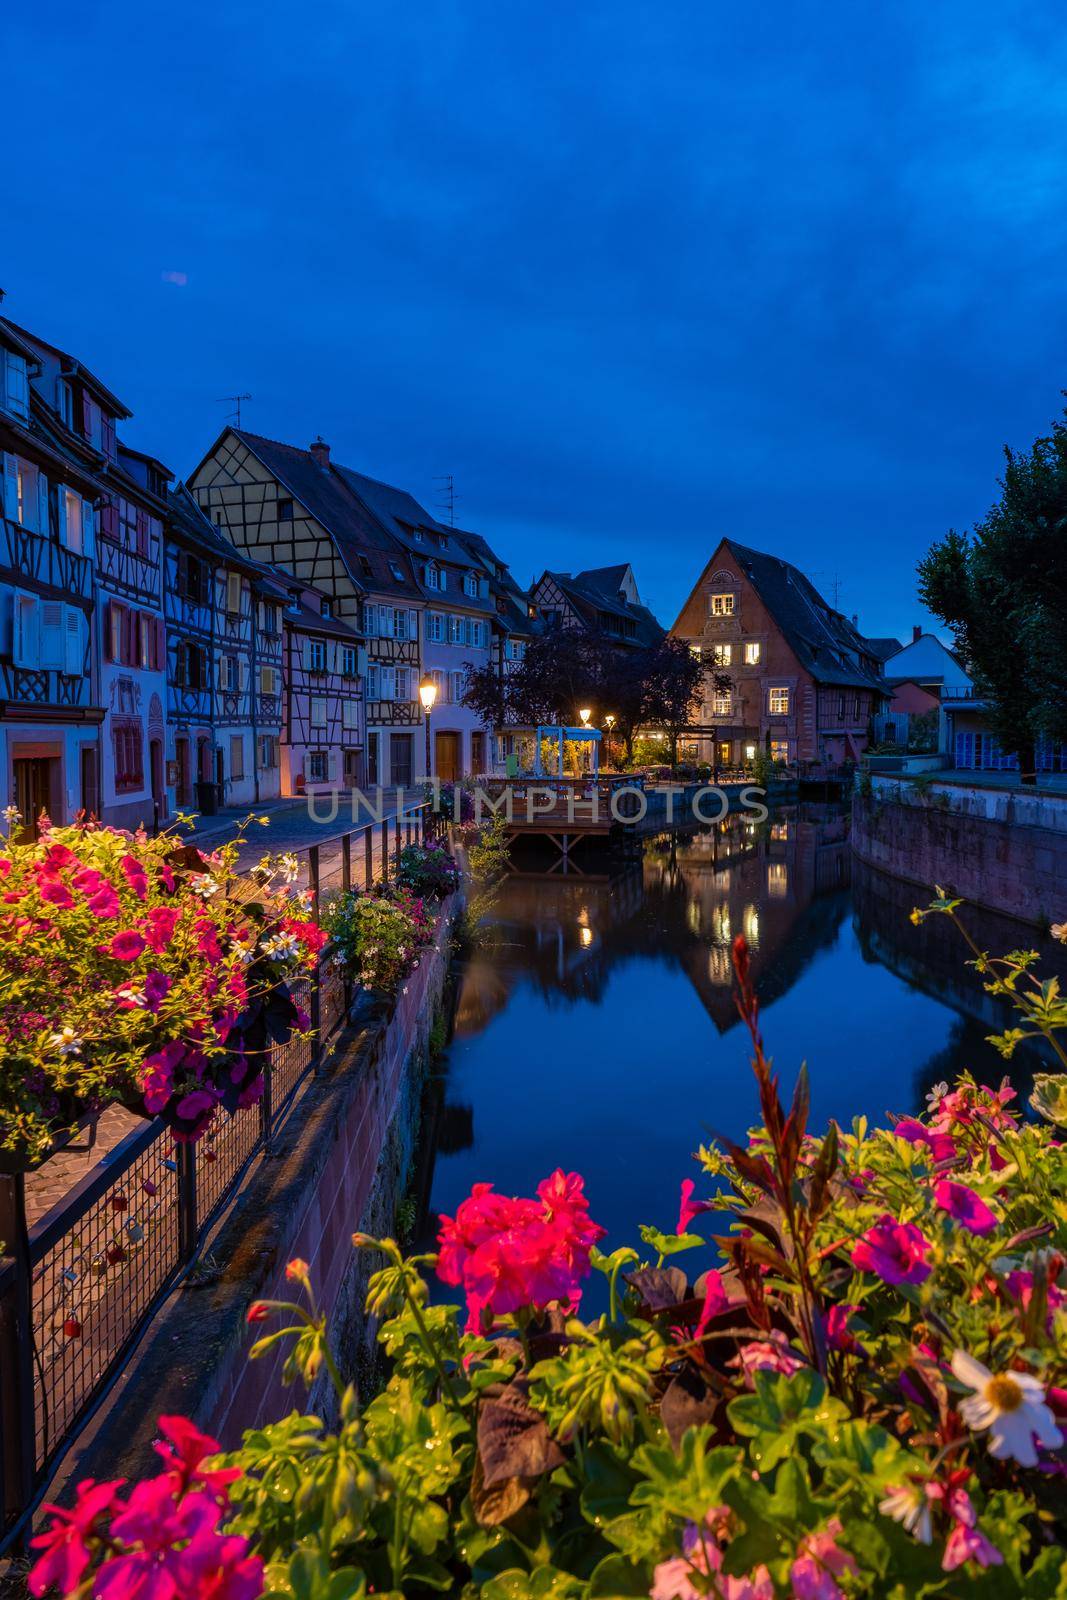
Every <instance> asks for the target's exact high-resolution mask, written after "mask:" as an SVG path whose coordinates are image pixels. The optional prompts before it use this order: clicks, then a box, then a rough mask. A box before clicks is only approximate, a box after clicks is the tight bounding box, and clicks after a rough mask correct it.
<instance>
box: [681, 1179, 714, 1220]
mask: <svg viewBox="0 0 1067 1600" xmlns="http://www.w3.org/2000/svg"><path fill="white" fill-rule="evenodd" d="M695 1188H696V1184H695V1183H694V1182H693V1180H692V1178H683V1180H682V1192H681V1198H680V1200H679V1203H678V1227H677V1229H676V1232H678V1233H686V1232H688V1229H689V1224H690V1223H691V1222H692V1220H693V1218H694V1217H698V1216H699V1215H700V1213H701V1212H702V1211H711V1210H712V1209H713V1202H712V1201H710V1200H694V1199H693V1190H694V1189H695Z"/></svg>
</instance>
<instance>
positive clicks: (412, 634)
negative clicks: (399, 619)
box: [408, 611, 419, 639]
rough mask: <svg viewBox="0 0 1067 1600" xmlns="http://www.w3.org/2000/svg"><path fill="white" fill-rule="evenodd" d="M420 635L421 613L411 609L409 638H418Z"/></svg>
mask: <svg viewBox="0 0 1067 1600" xmlns="http://www.w3.org/2000/svg"><path fill="white" fill-rule="evenodd" d="M418 637H419V614H418V612H417V611H409V612H408V638H409V639H417V638H418Z"/></svg>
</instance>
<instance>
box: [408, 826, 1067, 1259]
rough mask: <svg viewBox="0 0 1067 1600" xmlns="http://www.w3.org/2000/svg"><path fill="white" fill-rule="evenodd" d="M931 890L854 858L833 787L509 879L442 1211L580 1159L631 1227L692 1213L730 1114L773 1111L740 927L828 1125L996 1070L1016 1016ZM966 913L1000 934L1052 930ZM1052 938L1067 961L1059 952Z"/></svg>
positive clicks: (482, 978) (484, 955)
mask: <svg viewBox="0 0 1067 1600" xmlns="http://www.w3.org/2000/svg"><path fill="white" fill-rule="evenodd" d="M923 898H924V895H923V892H922V891H920V890H917V889H913V888H909V887H908V886H907V885H901V884H899V883H897V882H895V881H894V880H890V879H883V878H882V877H881V876H880V875H877V874H874V873H872V872H870V871H869V870H868V869H861V868H860V867H859V866H858V864H854V863H853V861H852V857H851V853H850V850H849V844H848V818H847V815H846V813H845V812H844V811H843V810H842V809H841V808H840V807H835V806H832V805H827V804H819V805H813V804H803V805H799V806H794V807H791V808H789V809H780V810H779V811H777V812H776V813H775V815H774V817H773V818H772V819H771V820H769V821H768V822H766V823H764V824H754V823H752V822H751V821H749V820H747V818H745V817H743V816H732V817H729V818H727V819H725V820H724V821H723V822H722V823H719V824H716V825H715V826H713V827H708V828H703V829H700V830H698V831H695V832H693V831H691V832H686V833H674V834H663V835H662V836H659V837H653V838H650V839H649V840H647V841H646V843H645V848H644V853H643V857H642V859H640V860H639V861H634V862H631V863H630V864H629V866H628V868H627V869H626V870H624V871H623V872H622V873H621V874H620V875H619V876H618V877H616V878H615V879H614V880H612V881H610V882H608V881H597V880H591V879H588V878H577V877H575V878H561V877H549V878H540V879H530V878H522V877H517V878H514V879H511V880H509V881H508V882H507V883H505V885H504V886H503V888H502V890H501V893H500V896H499V899H498V901H497V904H496V906H495V908H494V912H493V915H492V918H491V923H490V926H489V927H488V929H487V939H486V942H485V945H484V947H482V948H480V949H479V950H478V951H477V952H476V953H475V955H474V956H473V957H472V959H471V960H470V962H469V964H468V966H467V968H466V971H465V973H464V976H463V978H462V981H461V986H460V992H459V996H458V1001H457V1013H456V1029H455V1037H454V1040H453V1043H452V1046H451V1048H450V1052H449V1058H448V1062H447V1090H446V1103H445V1105H444V1106H443V1107H442V1108H441V1111H440V1113H439V1117H440V1121H439V1129H440V1135H441V1136H440V1138H439V1139H438V1141H437V1146H436V1170H435V1171H434V1172H433V1175H432V1189H431V1193H430V1206H431V1210H432V1211H434V1212H437V1211H451V1210H452V1209H453V1208H454V1207H455V1205H456V1204H457V1203H458V1201H459V1200H460V1199H462V1197H463V1195H464V1194H466V1193H467V1192H468V1190H469V1188H470V1185H471V1183H472V1182H475V1181H478V1180H479V1179H489V1180H491V1181H492V1182H494V1183H495V1184H497V1185H498V1186H499V1187H501V1188H504V1189H506V1190H510V1191H511V1192H527V1193H529V1192H532V1188H533V1185H534V1184H535V1183H536V1182H537V1180H538V1179H539V1178H541V1177H543V1176H544V1175H545V1173H547V1172H548V1171H550V1170H551V1169H552V1168H553V1167H555V1166H557V1165H561V1166H563V1167H564V1168H575V1169H578V1170H580V1171H582V1172H583V1173H584V1174H585V1176H586V1178H587V1182H588V1184H589V1188H590V1192H591V1194H592V1195H593V1197H594V1209H595V1213H596V1215H597V1216H598V1218H599V1219H600V1220H602V1221H604V1222H605V1223H606V1224H607V1225H608V1226H609V1229H610V1230H611V1232H612V1234H613V1236H614V1237H615V1242H619V1240H620V1239H621V1238H623V1237H626V1236H627V1235H633V1234H634V1232H635V1230H636V1226H637V1224H638V1223H639V1222H640V1221H654V1222H656V1223H658V1224H660V1225H664V1224H667V1225H673V1220H674V1212H675V1206H676V1200H677V1185H678V1182H679V1181H680V1179H681V1178H682V1177H684V1176H688V1175H693V1171H694V1169H693V1167H692V1164H691V1159H690V1158H691V1153H692V1151H693V1150H694V1148H695V1147H696V1145H697V1144H698V1143H699V1142H700V1141H701V1139H702V1138H705V1137H706V1136H707V1133H708V1130H709V1127H715V1128H718V1129H720V1130H722V1131H723V1132H725V1133H729V1134H731V1135H738V1134H741V1133H743V1131H744V1130H745V1129H746V1128H747V1127H748V1126H749V1125H750V1124H751V1123H752V1121H753V1120H754V1118H755V1114H756V1109H755V1095H754V1089H753V1084H752V1079H751V1075H750V1072H749V1067H748V1057H747V1051H746V1041H745V1035H744V1031H743V1029H741V1027H740V1025H739V1019H738V1016H737V1012H736V1009H735V1006H734V1001H733V995H732V991H731V982H730V944H731V941H732V939H733V938H734V937H735V936H736V935H737V934H738V933H743V934H744V935H745V937H746V939H747V940H748V942H749V945H750V947H751V950H752V965H753V970H754V973H755V978H756V987H757V991H758V993H759V995H760V999H761V1002H762V1006H763V1016H764V1030H765V1034H766V1036H767V1041H768V1045H769V1048H770V1049H771V1051H772V1052H773V1053H774V1055H775V1058H776V1066H777V1068H778V1070H779V1071H780V1073H781V1076H782V1081H783V1089H784V1091H785V1092H786V1093H788V1092H789V1090H790V1088H791V1084H792V1080H793V1078H794V1076H795V1073H796V1070H797V1067H798V1065H799V1063H800V1061H801V1060H802V1059H804V1058H806V1059H807V1061H808V1065H809V1070H810V1072H811V1076H812V1100H813V1116H814V1119H815V1121H816V1122H817V1123H818V1122H821V1121H824V1120H825V1118H826V1117H828V1116H835V1117H837V1118H838V1119H839V1120H840V1121H842V1122H843V1123H844V1124H846V1125H847V1124H848V1123H849V1122H850V1121H851V1118H852V1117H853V1115H854V1114H856V1113H858V1112H865V1113H868V1114H869V1115H871V1116H872V1117H884V1116H885V1113H886V1111H887V1110H889V1109H893V1110H897V1111H901V1112H904V1111H911V1110H916V1109H918V1108H920V1107H921V1106H922V1104H923V1101H924V1096H925V1091H926V1089H927V1088H928V1087H929V1086H930V1085H931V1084H932V1083H934V1082H937V1081H938V1080H939V1079H941V1078H952V1077H953V1076H954V1075H955V1074H956V1073H957V1072H959V1071H960V1070H962V1069H963V1068H964V1067H969V1068H971V1069H972V1070H974V1071H975V1072H976V1074H977V1075H978V1076H981V1077H984V1078H986V1079H987V1080H990V1081H998V1080H999V1078H1000V1076H1001V1074H1002V1072H1003V1070H1004V1069H1003V1064H1002V1062H1001V1061H1000V1058H999V1057H998V1056H996V1054H995V1052H993V1050H992V1049H991V1047H990V1046H989V1045H988V1044H986V1043H985V1035H986V1034H988V1033H989V1032H991V1031H993V1030H994V1029H995V1028H999V1027H1001V1026H1003V1019H1002V1017H1001V1016H1000V1015H999V1013H998V1012H997V1011H996V1009H995V1008H994V1007H993V1005H992V1002H991V1000H990V998H989V997H988V996H987V995H985V994H983V992H982V988H981V984H980V981H979V980H978V978H977V976H976V975H975V974H974V973H973V971H971V970H970V969H969V968H968V967H967V966H966V964H965V962H966V955H967V952H966V950H965V949H964V948H963V947H962V945H961V943H960V941H959V939H958V936H957V935H956V934H955V932H954V930H953V929H952V928H951V927H950V925H949V924H948V923H947V922H946V921H944V920H943V919H938V920H935V921H932V922H929V923H927V924H925V925H924V926H923V927H922V928H918V929H917V928H915V927H914V926H913V925H912V924H911V922H910V921H909V920H908V912H909V911H910V909H911V907H912V905H913V904H915V903H916V901H917V900H918V901H920V902H921V901H922V899H923ZM968 918H969V925H970V927H971V931H972V933H973V934H974V936H975V938H976V939H977V940H978V942H979V943H980V944H982V945H983V946H984V947H985V948H988V949H989V950H991V951H993V952H999V951H1003V950H1007V949H1010V948H1012V947H1014V946H1017V945H1018V944H1020V943H1026V944H1029V943H1031V942H1033V940H1032V935H1031V933H1030V930H1024V929H1022V928H1020V926H1019V924H1016V923H1012V922H1010V921H1008V920H1007V919H996V918H989V917H982V916H979V915H977V914H975V913H973V912H968ZM1043 953H1044V955H1045V956H1046V957H1047V958H1048V966H1049V969H1050V970H1052V969H1053V968H1054V967H1059V968H1061V969H1062V967H1063V965H1064V962H1063V959H1062V958H1063V955H1064V952H1063V950H1062V948H1061V947H1059V946H1053V947H1052V948H1051V950H1046V951H1045V952H1043ZM1019 1074H1020V1078H1021V1079H1022V1080H1023V1081H1025V1079H1026V1078H1027V1076H1028V1069H1027V1067H1026V1065H1025V1063H1024V1064H1021V1066H1020V1068H1019Z"/></svg>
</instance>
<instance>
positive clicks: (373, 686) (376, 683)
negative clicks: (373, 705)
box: [367, 662, 382, 700]
mask: <svg viewBox="0 0 1067 1600" xmlns="http://www.w3.org/2000/svg"><path fill="white" fill-rule="evenodd" d="M381 683H382V674H381V668H380V667H379V666H378V665H377V663H376V662H375V663H372V664H371V665H370V666H369V667H368V668H367V699H368V700H380V699H381V697H382V690H381Z"/></svg>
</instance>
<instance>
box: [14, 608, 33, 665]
mask: <svg viewBox="0 0 1067 1600" xmlns="http://www.w3.org/2000/svg"><path fill="white" fill-rule="evenodd" d="M37 624H38V602H37V598H36V596H35V595H30V594H16V596H15V638H14V649H13V651H12V659H13V660H14V663H15V665H16V666H17V667H35V666H37V664H38V662H37Z"/></svg>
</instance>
